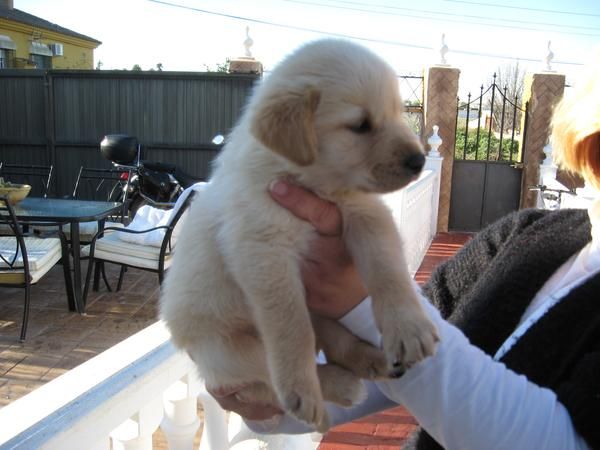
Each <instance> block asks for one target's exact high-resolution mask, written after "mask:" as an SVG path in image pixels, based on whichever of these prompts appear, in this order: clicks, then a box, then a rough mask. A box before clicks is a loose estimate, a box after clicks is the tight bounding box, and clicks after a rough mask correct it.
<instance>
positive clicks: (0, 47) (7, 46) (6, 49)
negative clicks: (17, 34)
mask: <svg viewBox="0 0 600 450" xmlns="http://www.w3.org/2000/svg"><path fill="white" fill-rule="evenodd" d="M16 48H17V46H16V45H15V43H14V42H13V41H12V39H11V38H10V37H8V36H4V35H3V34H0V69H7V68H9V67H14V60H15V49H16Z"/></svg>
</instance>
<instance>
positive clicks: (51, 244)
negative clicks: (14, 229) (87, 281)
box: [0, 236, 62, 284]
mask: <svg viewBox="0 0 600 450" xmlns="http://www.w3.org/2000/svg"><path fill="white" fill-rule="evenodd" d="M24 239H25V248H26V249H27V259H28V261H29V273H30V275H31V278H32V280H31V283H32V284H33V283H36V282H37V281H38V280H39V279H40V278H41V277H42V276H44V274H46V272H48V271H49V270H50V269H51V268H52V267H53V266H54V265H55V264H56V263H57V262H58V261H59V260H60V258H61V257H62V248H61V245H60V239H58V238H47V239H42V238H37V237H30V236H27V237H25V238H24ZM16 242H17V241H16V239H15V238H14V237H12V236H3V237H0V253H1V254H2V256H3V257H4V258H6V259H8V260H9V261H11V260H12V258H13V256H14V254H15V250H16V248H17V247H16ZM17 264H20V265H23V258H22V256H21V255H20V254H19V255H18V257H17ZM24 281H25V274H24V271H23V270H8V264H7V263H6V262H4V261H3V260H1V259H0V282H2V283H9V284H20V283H23V282H24Z"/></svg>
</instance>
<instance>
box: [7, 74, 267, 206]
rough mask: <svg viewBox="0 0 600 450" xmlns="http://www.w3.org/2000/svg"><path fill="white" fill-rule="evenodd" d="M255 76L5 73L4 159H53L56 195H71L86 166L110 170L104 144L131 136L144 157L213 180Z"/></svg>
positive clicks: (34, 161) (41, 161) (37, 161)
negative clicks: (222, 145) (221, 145)
mask: <svg viewBox="0 0 600 450" xmlns="http://www.w3.org/2000/svg"><path fill="white" fill-rule="evenodd" d="M258 79H259V77H258V76H256V75H240V74H221V73H194V72H158V71H156V72H152V71H151V72H132V71H94V70H91V71H78V70H68V71H67V70H50V71H47V72H46V71H37V70H1V71H0V161H6V162H9V163H11V162H12V163H17V162H18V163H28V164H53V165H54V166H55V177H54V181H53V186H52V188H51V191H52V192H53V193H54V195H59V196H61V195H66V194H68V193H70V192H71V190H72V187H73V184H74V182H75V176H76V174H77V172H78V170H79V167H80V166H82V165H83V166H88V167H109V166H110V163H108V162H107V161H105V160H104V159H102V157H101V155H100V150H99V143H100V141H101V139H102V138H103V136H104V135H106V134H112V133H126V134H130V135H134V136H136V137H137V138H138V139H139V140H140V141H141V142H142V143H143V144H144V145H145V146H146V150H145V152H144V156H143V157H144V158H145V159H148V160H158V161H163V162H170V163H172V164H176V165H179V166H180V167H182V168H184V169H185V170H186V171H188V172H190V173H192V174H195V175H198V176H201V177H208V175H209V173H210V165H211V161H212V159H213V158H214V156H215V155H216V153H217V151H218V147H216V146H214V145H212V144H211V141H212V138H213V137H214V136H215V135H216V134H226V133H227V132H228V131H229V130H230V129H231V128H232V127H233V126H234V125H235V123H236V121H237V120H238V118H239V116H240V114H241V112H242V108H243V106H244V105H245V103H246V101H247V98H248V96H249V94H250V92H251V90H252V87H253V86H254V84H255V83H256V82H257V80H258Z"/></svg>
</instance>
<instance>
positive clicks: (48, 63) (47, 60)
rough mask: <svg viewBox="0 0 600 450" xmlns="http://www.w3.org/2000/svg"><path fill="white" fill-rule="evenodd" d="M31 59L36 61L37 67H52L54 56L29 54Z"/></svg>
mask: <svg viewBox="0 0 600 450" xmlns="http://www.w3.org/2000/svg"><path fill="white" fill-rule="evenodd" d="M29 57H30V58H31V61H33V62H34V64H35V68H36V69H52V56H46V55H34V54H33V53H32V54H31V55H29Z"/></svg>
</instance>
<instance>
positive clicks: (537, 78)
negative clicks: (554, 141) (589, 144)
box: [521, 73, 565, 208]
mask: <svg viewBox="0 0 600 450" xmlns="http://www.w3.org/2000/svg"><path fill="white" fill-rule="evenodd" d="M564 90H565V76H564V75H561V74H557V73H533V74H527V76H526V77H525V87H524V91H523V104H525V102H529V120H528V124H527V130H526V136H525V145H524V148H525V156H524V158H523V163H524V167H523V184H522V189H521V208H531V207H534V206H536V201H537V195H538V194H537V192H536V191H530V190H529V187H530V186H533V185H535V184H538V180H539V173H540V163H541V162H542V161H543V160H544V158H545V155H544V152H543V149H544V146H545V145H546V144H547V143H548V137H549V135H550V120H551V118H552V113H553V109H554V106H555V105H556V103H557V102H558V101H559V100H560V99H561V98H562V95H563V92H564ZM524 120H525V115H524V114H523V119H522V123H521V130H524Z"/></svg>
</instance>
